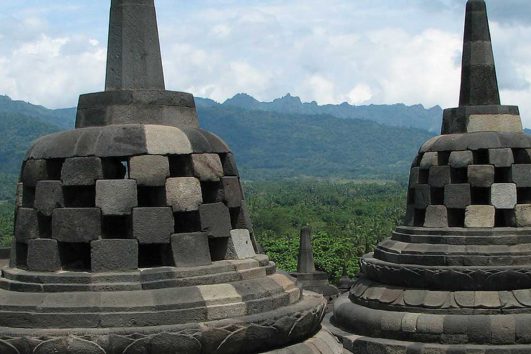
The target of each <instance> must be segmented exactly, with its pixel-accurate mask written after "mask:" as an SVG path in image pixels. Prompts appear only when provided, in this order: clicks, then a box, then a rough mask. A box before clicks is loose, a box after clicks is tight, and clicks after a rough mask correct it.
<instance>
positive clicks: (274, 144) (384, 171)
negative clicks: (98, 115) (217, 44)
mask: <svg viewBox="0 0 531 354" xmlns="http://www.w3.org/2000/svg"><path fill="white" fill-rule="evenodd" d="M197 102H198V104H197V106H198V112H199V116H200V121H201V126H202V127H203V128H205V129H207V130H210V131H212V132H214V133H216V134H218V135H219V136H221V137H223V139H224V140H225V141H226V142H227V143H228V144H229V145H230V146H231V148H232V149H233V151H234V152H235V153H236V156H237V159H238V163H239V165H240V169H241V171H242V174H243V176H244V177H245V178H247V179H269V178H278V177H300V176H312V177H323V178H329V177H333V178H347V179H353V178H356V179H358V178H385V179H387V178H394V177H397V176H405V175H406V174H407V172H408V166H409V164H410V162H411V160H412V158H413V157H414V155H415V152H416V150H417V149H418V147H419V146H420V144H421V143H422V142H423V141H425V140H427V139H428V138H429V137H430V136H431V135H432V134H431V133H429V132H428V131H426V130H421V129H413V128H403V127H391V126H387V125H382V124H378V123H376V122H373V121H371V120H362V119H352V118H351V119H344V118H339V117H335V116H333V115H331V114H319V115H316V114H295V113H288V112H277V111H274V110H271V111H266V110H260V109H255V108H253V107H249V108H242V107H237V106H234V105H231V104H217V103H215V102H213V101H210V100H203V99H197ZM389 107H392V106H389ZM74 116H75V109H73V108H70V109H64V110H49V109H46V108H44V107H41V106H35V105H31V104H29V103H25V102H21V101H12V100H10V99H9V98H8V97H6V96H0V137H2V139H0V173H8V174H16V173H18V170H19V167H20V161H21V160H22V158H23V156H24V153H25V151H26V150H27V148H28V147H29V145H30V143H31V141H32V140H34V139H35V138H37V137H38V136H41V135H44V134H48V133H51V132H54V131H59V130H64V129H70V128H72V127H73V125H74Z"/></svg>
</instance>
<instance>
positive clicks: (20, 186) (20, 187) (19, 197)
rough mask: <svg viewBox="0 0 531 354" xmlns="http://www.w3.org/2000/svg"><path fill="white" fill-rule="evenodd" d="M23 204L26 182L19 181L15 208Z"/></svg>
mask: <svg viewBox="0 0 531 354" xmlns="http://www.w3.org/2000/svg"><path fill="white" fill-rule="evenodd" d="M23 204H24V184H23V183H21V182H19V183H17V193H16V195H15V208H20V207H21V206H22V205H23ZM32 206H33V205H32Z"/></svg>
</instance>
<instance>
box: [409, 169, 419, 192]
mask: <svg viewBox="0 0 531 354" xmlns="http://www.w3.org/2000/svg"><path fill="white" fill-rule="evenodd" d="M419 175H420V168H419V167H412V168H411V171H410V172H409V188H415V187H416V186H417V184H419V183H420V181H419Z"/></svg>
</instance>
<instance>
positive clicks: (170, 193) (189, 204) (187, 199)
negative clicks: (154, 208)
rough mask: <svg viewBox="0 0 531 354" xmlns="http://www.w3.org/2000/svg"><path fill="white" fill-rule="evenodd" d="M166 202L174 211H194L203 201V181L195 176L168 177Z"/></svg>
mask: <svg viewBox="0 0 531 354" xmlns="http://www.w3.org/2000/svg"><path fill="white" fill-rule="evenodd" d="M166 202H167V205H169V206H171V207H172V208H173V211H174V212H179V211H193V210H197V209H199V205H201V203H203V195H202V192H201V183H200V182H199V180H198V179H197V178H194V177H178V178H168V179H167V180H166Z"/></svg>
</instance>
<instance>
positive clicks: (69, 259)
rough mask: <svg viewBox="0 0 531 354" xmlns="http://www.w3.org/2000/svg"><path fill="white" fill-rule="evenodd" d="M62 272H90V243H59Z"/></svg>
mask: <svg viewBox="0 0 531 354" xmlns="http://www.w3.org/2000/svg"><path fill="white" fill-rule="evenodd" d="M59 257H60V258H61V265H62V266H63V270H67V271H68V270H69V271H83V272H90V243H69V242H59Z"/></svg>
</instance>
